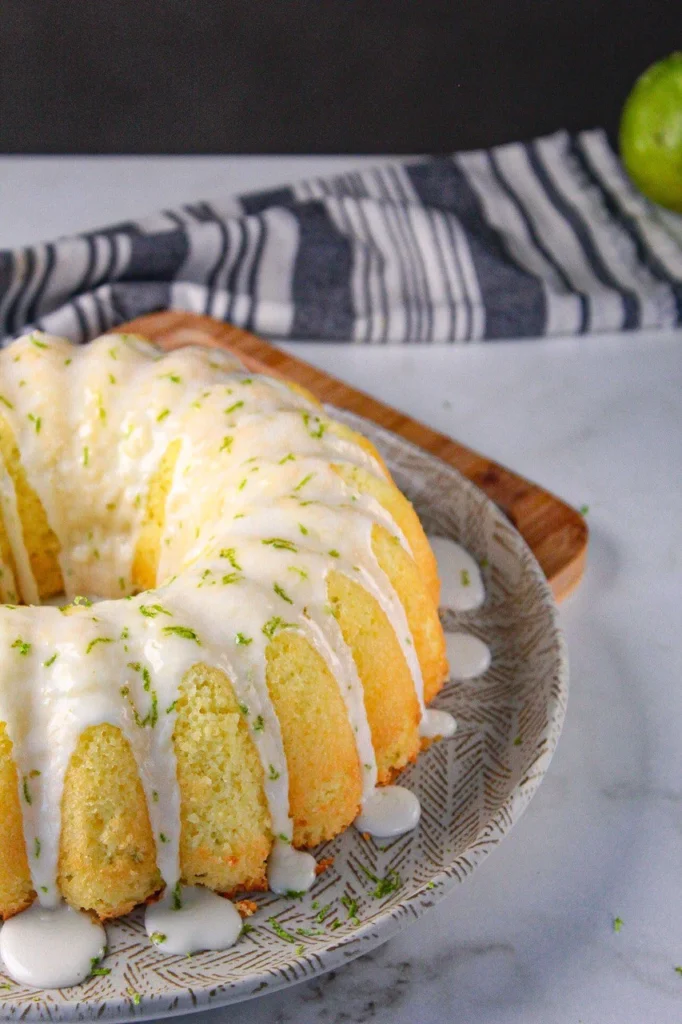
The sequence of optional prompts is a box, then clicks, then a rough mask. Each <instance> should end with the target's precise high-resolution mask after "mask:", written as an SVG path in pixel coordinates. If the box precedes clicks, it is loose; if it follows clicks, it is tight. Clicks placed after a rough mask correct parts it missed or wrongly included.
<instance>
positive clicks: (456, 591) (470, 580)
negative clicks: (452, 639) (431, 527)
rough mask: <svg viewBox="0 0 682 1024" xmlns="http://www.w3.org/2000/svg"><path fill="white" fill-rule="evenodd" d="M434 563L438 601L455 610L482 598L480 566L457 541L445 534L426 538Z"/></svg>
mask: <svg viewBox="0 0 682 1024" xmlns="http://www.w3.org/2000/svg"><path fill="white" fill-rule="evenodd" d="M428 540H429V543H430V545H431V549H432V551H433V553H434V555H435V556H436V562H437V563H438V575H439V576H440V581H441V594H440V603H441V607H443V608H451V609H452V610H453V611H456V612H468V611H473V609H474V608H480V606H481V605H482V604H483V602H484V601H485V589H484V587H483V579H482V577H481V570H480V569H479V567H478V565H477V563H476V561H475V560H474V559H473V558H472V557H471V555H470V554H469V552H468V551H466V550H465V549H464V548H463V547H462V546H461V545H460V544H456V543H455V541H454V540H450V539H449V538H448V537H431V536H429V538H428Z"/></svg>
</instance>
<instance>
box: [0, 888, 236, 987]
mask: <svg viewBox="0 0 682 1024" xmlns="http://www.w3.org/2000/svg"><path fill="white" fill-rule="evenodd" d="M235 913H236V911H235ZM237 916H239V915H237ZM106 944H107V940H106V935H105V932H104V928H103V927H102V925H101V924H99V922H97V921H94V920H93V919H92V918H91V917H90V916H89V915H88V914H86V913H84V912H83V911H79V910H73V908H72V907H68V906H67V905H66V904H65V903H61V904H60V905H59V906H57V907H55V908H54V909H52V910H47V909H46V908H45V907H42V906H41V905H40V904H39V903H34V904H33V906H31V907H29V908H28V910H25V911H24V912H23V913H22V914H17V915H16V916H15V917H12V918H10V920H9V921H6V922H5V924H4V925H3V926H2V931H0V956H2V959H3V963H4V964H5V969H6V971H7V973H8V974H9V976H10V978H13V979H14V980H15V981H16V982H18V983H19V984H20V985H30V986H31V987H32V988H66V987H67V986H69V985H79V984H80V983H81V982H82V981H85V979H86V978H87V977H88V975H89V974H91V973H92V969H93V965H94V964H96V962H97V961H98V960H100V959H101V958H102V957H103V956H104V953H105V950H106Z"/></svg>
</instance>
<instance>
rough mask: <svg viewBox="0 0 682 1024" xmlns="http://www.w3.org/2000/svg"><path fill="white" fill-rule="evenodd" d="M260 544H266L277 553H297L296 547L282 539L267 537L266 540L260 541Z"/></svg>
mask: <svg viewBox="0 0 682 1024" xmlns="http://www.w3.org/2000/svg"><path fill="white" fill-rule="evenodd" d="M261 543H262V544H267V545H269V547H271V548H276V549H277V550H278V551H293V552H294V553H295V552H297V551H298V548H297V547H296V545H295V544H294V543H293V542H292V541H290V540H285V539H284V538H283V537H268V539H267V540H264V541H261Z"/></svg>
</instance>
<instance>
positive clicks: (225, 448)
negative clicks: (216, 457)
mask: <svg viewBox="0 0 682 1024" xmlns="http://www.w3.org/2000/svg"><path fill="white" fill-rule="evenodd" d="M233 441H234V438H233V437H232V435H231V434H226V435H225V437H224V438H223V441H222V444H221V445H220V448H219V451H221V452H229V451H232V442H233Z"/></svg>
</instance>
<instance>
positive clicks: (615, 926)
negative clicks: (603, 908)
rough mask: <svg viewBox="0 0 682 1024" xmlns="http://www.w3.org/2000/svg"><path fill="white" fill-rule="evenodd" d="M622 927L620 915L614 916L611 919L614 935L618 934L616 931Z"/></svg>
mask: <svg viewBox="0 0 682 1024" xmlns="http://www.w3.org/2000/svg"><path fill="white" fill-rule="evenodd" d="M622 927H623V919H622V918H620V917H614V919H613V930H614V932H615V933H616V935H617V934H618V932H619V931H620V930H621V928H622Z"/></svg>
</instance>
